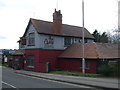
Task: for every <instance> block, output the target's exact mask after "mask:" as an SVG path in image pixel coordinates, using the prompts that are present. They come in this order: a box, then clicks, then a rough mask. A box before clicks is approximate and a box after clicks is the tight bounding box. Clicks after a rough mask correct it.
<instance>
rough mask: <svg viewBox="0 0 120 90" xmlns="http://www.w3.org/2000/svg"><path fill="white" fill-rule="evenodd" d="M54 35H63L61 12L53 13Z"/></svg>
mask: <svg viewBox="0 0 120 90" xmlns="http://www.w3.org/2000/svg"><path fill="white" fill-rule="evenodd" d="M53 33H55V34H62V14H61V11H60V10H59V11H56V9H55V12H54V13H53Z"/></svg>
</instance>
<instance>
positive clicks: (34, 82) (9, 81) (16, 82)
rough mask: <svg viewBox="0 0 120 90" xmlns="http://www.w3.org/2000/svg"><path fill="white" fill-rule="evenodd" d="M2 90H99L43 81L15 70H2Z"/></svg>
mask: <svg viewBox="0 0 120 90" xmlns="http://www.w3.org/2000/svg"><path fill="white" fill-rule="evenodd" d="M2 88H3V90H4V88H14V89H17V90H21V89H23V88H32V89H34V90H35V88H37V89H38V88H74V89H79V90H98V89H95V88H92V87H88V86H83V85H76V84H70V83H65V82H59V81H54V80H48V79H42V78H37V77H32V76H26V75H22V74H17V73H14V70H13V69H9V68H5V67H3V69H2Z"/></svg>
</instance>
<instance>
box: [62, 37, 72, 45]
mask: <svg viewBox="0 0 120 90" xmlns="http://www.w3.org/2000/svg"><path fill="white" fill-rule="evenodd" d="M71 40H72V39H71V37H65V38H64V45H65V46H69V45H71Z"/></svg>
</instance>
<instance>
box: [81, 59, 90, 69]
mask: <svg viewBox="0 0 120 90" xmlns="http://www.w3.org/2000/svg"><path fill="white" fill-rule="evenodd" d="M80 67H81V68H82V61H81V62H80ZM85 69H90V61H88V60H85Z"/></svg>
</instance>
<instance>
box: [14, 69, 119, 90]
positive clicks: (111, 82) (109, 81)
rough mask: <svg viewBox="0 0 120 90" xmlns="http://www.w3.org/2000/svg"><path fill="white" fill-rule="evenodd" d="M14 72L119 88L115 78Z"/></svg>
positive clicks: (94, 85) (101, 86)
mask: <svg viewBox="0 0 120 90" xmlns="http://www.w3.org/2000/svg"><path fill="white" fill-rule="evenodd" d="M15 73H19V74H24V75H29V76H34V77H39V78H45V79H51V80H56V81H62V82H68V83H74V84H80V85H88V86H93V87H98V88H104V89H111V90H120V89H119V88H118V86H119V85H120V82H118V79H117V78H90V77H80V76H68V75H59V74H49V73H40V72H33V71H25V70H15Z"/></svg>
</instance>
